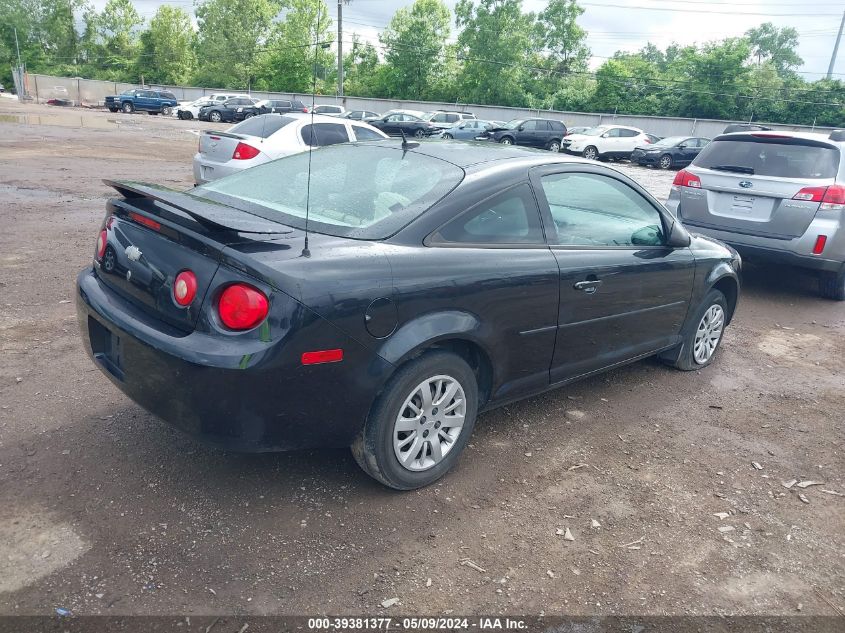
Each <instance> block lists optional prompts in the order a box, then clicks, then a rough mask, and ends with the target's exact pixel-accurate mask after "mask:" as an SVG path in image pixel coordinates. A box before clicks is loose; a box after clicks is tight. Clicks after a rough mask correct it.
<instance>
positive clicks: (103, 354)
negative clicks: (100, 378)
mask: <svg viewBox="0 0 845 633" xmlns="http://www.w3.org/2000/svg"><path fill="white" fill-rule="evenodd" d="M88 339H89V340H90V341H91V354H92V355H93V356H94V360H96V361H97V362H98V363H99V364H100V365H102V367H103V368H104V369H106V370H107V371H108V372H109V373H110V374H111V375H113V376H114V377H115V378H117V379H118V380H123V377H124V374H123V369H122V362H123V344H122V343H121V340H120V337H119V336H117V335H116V334H113V333H112V332H111V331H110V330H109V329H108V328H106V327H105V326H104V325H102V324H101V323H100V322H99V321H97V320H96V319H94V318H93V317H90V316H89V317H88Z"/></svg>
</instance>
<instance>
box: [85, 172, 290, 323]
mask: <svg viewBox="0 0 845 633" xmlns="http://www.w3.org/2000/svg"><path fill="white" fill-rule="evenodd" d="M107 184H110V185H111V186H113V187H115V189H117V190H118V192H119V193H121V194H122V195H123V196H124V198H123V199H113V200H111V201H110V202H109V211H110V213H111V215H110V216H109V217H108V219H107V221H106V224H105V226H104V229H103V230H104V231H105V232H106V246H105V252H104V254H103V257H102V258H101V260H100V261H99V264H98V265H97V266H96V271H97V276H98V277H99V278H100V279H102V281H103V283H104V284H105V285H107V286H108V287H110V288H111V289H113V290H115V291H116V292H117V293H118V294H120V295H121V296H122V297H123V298H124V299H126V300H128V301H130V302H132V303H133V304H135V305H137V306H139V307H140V308H142V309H143V310H145V311H146V312H148V313H150V314H152V315H154V316H155V317H156V318H159V319H161V320H163V321H165V322H167V323H168V324H170V325H172V326H174V327H176V328H178V329H180V330H182V331H184V332H186V333H187V332H191V331H193V329H194V327H195V326H196V323H197V319H198V318H199V315H200V310H201V308H202V304H203V301H204V299H205V296H206V294H207V292H208V290H209V286H210V284H211V281H212V279H213V278H214V274H215V272H216V271H217V269H218V267H219V265H220V262H221V260H222V259H223V258H224V256H223V252H224V250H225V248H226V247H227V246H228V245H230V244H233V243H238V242H242V241H244V240H248V239H250V237H252V238H255V237H256V236H258V237H259V239H264V238H267V237H270V238H272V237H283V236H285V235H287V234H290V233H291V232H292V229H290V228H289V227H286V226H284V225H281V224H277V223H275V222H271V221H268V220H265V219H263V218H259V217H257V216H253V215H250V214H247V213H244V212H243V211H240V210H238V209H234V208H232V207H228V206H226V205H222V204H218V203H214V202H211V201H208V200H201V199H199V198H195V197H193V196H190V195H188V194H185V193H181V192H178V191H170V190H167V189H163V188H157V187H153V186H151V185H142V184H138V183H107ZM185 270H190V271H191V272H193V273H194V275H195V276H196V280H197V291H196V296H195V298H194V300H193V301H192V302H191V303H190V304H189V305H188V306H187V307H182V306H180V305H178V304H177V303H176V301H175V300H174V298H173V284H174V280H175V278H176V276H177V275H178V274H179V273H180V272H182V271H185Z"/></svg>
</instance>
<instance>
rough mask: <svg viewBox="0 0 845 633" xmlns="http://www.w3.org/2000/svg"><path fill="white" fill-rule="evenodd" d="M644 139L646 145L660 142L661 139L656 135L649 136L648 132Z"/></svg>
mask: <svg viewBox="0 0 845 633" xmlns="http://www.w3.org/2000/svg"><path fill="white" fill-rule="evenodd" d="M645 139H646V143H657V141H662V140H663V137H662V136H657V134H649V133H648V132H646V135H645Z"/></svg>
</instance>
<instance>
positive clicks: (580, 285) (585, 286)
mask: <svg viewBox="0 0 845 633" xmlns="http://www.w3.org/2000/svg"><path fill="white" fill-rule="evenodd" d="M599 286H601V280H600V279H592V280H589V281H578V282H576V283H575V285H574V286H573V288H575V290H582V291H584V292H586V293H587V294H588V295H591V294H593V293H594V292H595V291H596V290H598V289H599Z"/></svg>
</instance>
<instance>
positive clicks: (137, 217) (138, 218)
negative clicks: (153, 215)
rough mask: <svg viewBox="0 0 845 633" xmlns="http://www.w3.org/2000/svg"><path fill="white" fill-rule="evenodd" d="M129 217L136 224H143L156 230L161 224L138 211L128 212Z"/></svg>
mask: <svg viewBox="0 0 845 633" xmlns="http://www.w3.org/2000/svg"><path fill="white" fill-rule="evenodd" d="M129 219H130V220H132V221H134V222H137V223H138V224H143V225H144V226H146V227H147V228H148V229H152V230H153V231H158V230H159V229H160V228H161V224H159V223H158V222H156V221H155V220H152V219H150V218H148V217H147V216H145V215H141V214H140V213H130V214H129Z"/></svg>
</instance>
